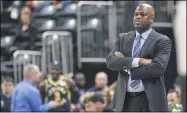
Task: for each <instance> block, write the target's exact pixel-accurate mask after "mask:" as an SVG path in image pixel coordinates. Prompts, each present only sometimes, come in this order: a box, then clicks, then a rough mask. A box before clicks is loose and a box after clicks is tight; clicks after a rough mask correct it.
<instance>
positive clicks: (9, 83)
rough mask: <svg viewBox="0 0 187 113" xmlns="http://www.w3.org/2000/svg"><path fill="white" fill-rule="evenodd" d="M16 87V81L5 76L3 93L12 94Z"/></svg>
mask: <svg viewBox="0 0 187 113" xmlns="http://www.w3.org/2000/svg"><path fill="white" fill-rule="evenodd" d="M13 88H14V81H13V79H12V78H10V77H5V78H4V79H3V80H2V83H1V89H2V93H3V94H4V95H6V96H10V95H11V93H12V91H13Z"/></svg>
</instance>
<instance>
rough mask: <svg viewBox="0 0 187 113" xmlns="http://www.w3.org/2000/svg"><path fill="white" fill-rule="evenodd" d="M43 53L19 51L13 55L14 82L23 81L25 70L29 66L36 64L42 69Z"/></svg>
mask: <svg viewBox="0 0 187 113" xmlns="http://www.w3.org/2000/svg"><path fill="white" fill-rule="evenodd" d="M41 55H42V53H41V51H27V50H17V51H15V52H14V54H13V69H14V82H15V84H17V83H18V82H20V81H21V80H22V79H23V69H24V66H26V65H27V64H36V65H38V66H39V67H40V68H41Z"/></svg>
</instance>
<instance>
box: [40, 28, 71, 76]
mask: <svg viewBox="0 0 187 113" xmlns="http://www.w3.org/2000/svg"><path fill="white" fill-rule="evenodd" d="M53 61H58V62H59V63H60V65H61V68H62V70H63V74H64V75H67V74H69V73H72V72H73V44H72V35H71V33H70V32H67V31H46V32H44V33H43V34H42V72H43V73H44V74H47V73H48V70H47V69H48V68H49V67H51V63H52V62H53Z"/></svg>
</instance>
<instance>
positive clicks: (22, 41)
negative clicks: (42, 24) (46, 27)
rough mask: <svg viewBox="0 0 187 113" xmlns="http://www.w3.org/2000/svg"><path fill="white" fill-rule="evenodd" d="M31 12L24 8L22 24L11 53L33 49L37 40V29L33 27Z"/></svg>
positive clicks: (17, 30) (18, 27)
mask: <svg viewBox="0 0 187 113" xmlns="http://www.w3.org/2000/svg"><path fill="white" fill-rule="evenodd" d="M30 18H31V10H30V8H29V7H24V8H22V10H21V24H20V25H18V26H17V28H16V30H15V32H16V35H15V40H14V43H13V45H12V47H11V48H10V51H11V52H12V51H15V50H17V49H21V50H24V49H32V48H33V44H34V42H35V40H36V28H35V27H34V26H33V25H31V19H30Z"/></svg>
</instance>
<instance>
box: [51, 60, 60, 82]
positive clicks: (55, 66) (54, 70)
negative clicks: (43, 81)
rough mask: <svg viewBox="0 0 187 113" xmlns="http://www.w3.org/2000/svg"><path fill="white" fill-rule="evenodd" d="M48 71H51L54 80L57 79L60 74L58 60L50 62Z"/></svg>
mask: <svg viewBox="0 0 187 113" xmlns="http://www.w3.org/2000/svg"><path fill="white" fill-rule="evenodd" d="M49 72H50V73H51V75H52V77H53V79H54V80H57V79H58V77H59V76H60V75H61V74H62V71H61V68H60V64H59V62H58V61H54V62H52V66H51V68H50V69H49Z"/></svg>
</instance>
